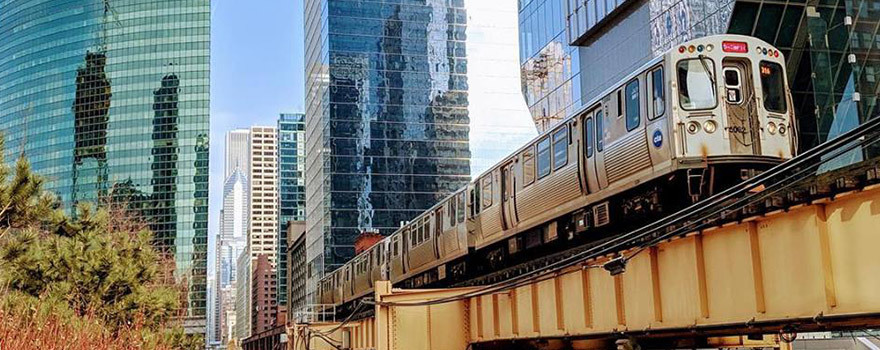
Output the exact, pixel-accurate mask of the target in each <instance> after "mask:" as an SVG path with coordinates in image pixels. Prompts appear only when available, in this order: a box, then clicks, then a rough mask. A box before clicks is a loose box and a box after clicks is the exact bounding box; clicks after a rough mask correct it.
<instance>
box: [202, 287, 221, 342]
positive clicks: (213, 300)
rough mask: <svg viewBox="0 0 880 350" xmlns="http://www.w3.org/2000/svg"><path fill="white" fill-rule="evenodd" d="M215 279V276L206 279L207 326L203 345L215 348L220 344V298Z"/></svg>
mask: <svg viewBox="0 0 880 350" xmlns="http://www.w3.org/2000/svg"><path fill="white" fill-rule="evenodd" d="M218 285H219V284H218V283H217V280H216V278H215V277H208V279H207V287H206V288H207V293H206V294H207V300H208V302H207V316H208V317H207V321H206V322H207V326H206V333H207V334H205V345H206V346H207V347H208V348H217V347H218V346H219V345H220V323H219V321H220V317H219V316H220V298H218V295H219V294H218V293H219V292H220V291H219V290H217V286H218Z"/></svg>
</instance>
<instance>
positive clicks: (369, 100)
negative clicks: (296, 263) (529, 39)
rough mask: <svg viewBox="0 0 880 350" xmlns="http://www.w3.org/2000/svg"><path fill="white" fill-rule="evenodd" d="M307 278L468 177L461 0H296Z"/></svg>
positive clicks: (464, 20) (335, 264)
mask: <svg viewBox="0 0 880 350" xmlns="http://www.w3.org/2000/svg"><path fill="white" fill-rule="evenodd" d="M304 18H305V19H306V20H305V36H306V58H305V64H306V73H305V77H306V150H307V151H306V154H307V159H306V207H307V210H308V212H307V213H306V222H307V226H308V227H307V230H306V246H307V248H306V251H307V260H308V261H309V265H310V268H311V269H312V273H310V276H312V277H311V278H312V279H311V281H310V283H309V284H308V285H309V288H310V293H311V291H313V290H314V286H315V283H316V279H317V278H320V276H321V275H322V274H323V272H324V271H329V270H332V269H334V268H336V267H338V266H340V264H342V263H343V262H345V261H346V260H348V259H350V258H351V257H352V256H353V255H354V240H355V237H356V236H357V235H358V234H359V233H360V232H361V231H363V230H369V229H378V230H379V231H380V232H382V233H386V234H387V233H390V232H392V231H393V230H395V229H396V228H398V227H399V226H400V223H401V222H402V221H407V220H410V219H411V218H413V217H414V216H415V215H417V214H418V213H420V212H422V211H423V210H425V209H427V208H428V207H430V206H431V205H433V204H434V203H436V202H437V201H438V200H440V199H441V198H442V197H444V196H445V195H447V194H448V193H450V192H452V191H454V190H457V189H458V188H460V187H461V186H463V185H464V184H465V183H466V182H467V181H468V180H469V179H470V151H469V147H468V132H469V122H470V120H469V117H468V110H467V104H468V92H467V89H468V85H467V83H468V82H467V76H466V71H467V66H468V62H467V55H466V48H465V28H466V26H467V13H466V11H465V9H464V2H463V1H461V0H454V1H448V0H426V1H422V2H420V3H418V4H417V3H413V2H396V3H392V2H374V1H363V2H352V1H343V0H307V1H306V2H305V16H304Z"/></svg>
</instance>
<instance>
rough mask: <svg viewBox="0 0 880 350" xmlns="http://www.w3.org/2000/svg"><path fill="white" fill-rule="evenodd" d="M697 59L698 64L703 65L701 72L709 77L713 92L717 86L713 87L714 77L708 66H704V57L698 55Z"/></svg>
mask: <svg viewBox="0 0 880 350" xmlns="http://www.w3.org/2000/svg"><path fill="white" fill-rule="evenodd" d="M697 58H699V59H700V64H701V65H703V71H704V72H706V76H708V77H709V81H710V82H711V83H712V91H715V89H717V85H715V75H713V74H712V72H710V71H709V65H708V64H706V56H703V55H702V54H700V55H698V56H697Z"/></svg>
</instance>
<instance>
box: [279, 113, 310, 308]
mask: <svg viewBox="0 0 880 350" xmlns="http://www.w3.org/2000/svg"><path fill="white" fill-rule="evenodd" d="M305 130H306V124H305V115H303V114H301V113H296V114H287V113H284V114H281V117H280V118H279V119H278V189H279V195H278V203H279V215H278V260H279V263H278V268H277V271H278V274H277V276H276V278H275V280H276V281H277V282H278V305H279V306H284V305H287V286H288V281H287V269H288V263H287V254H286V253H285V252H286V251H287V224H288V222H291V221H305V212H306V181H305V168H306V162H305V158H306V149H305V148H306V147H305V145H306V137H305Z"/></svg>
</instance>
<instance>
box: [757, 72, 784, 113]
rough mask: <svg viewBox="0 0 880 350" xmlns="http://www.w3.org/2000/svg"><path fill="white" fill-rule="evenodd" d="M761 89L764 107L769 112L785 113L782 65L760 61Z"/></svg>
mask: <svg viewBox="0 0 880 350" xmlns="http://www.w3.org/2000/svg"><path fill="white" fill-rule="evenodd" d="M760 67H761V90H763V91H764V109H766V110H768V111H770V112H776V113H785V110H786V107H787V106H786V102H785V81H784V80H783V79H784V77H783V76H782V66H780V65H779V64H777V63H773V62H767V61H761V65H760Z"/></svg>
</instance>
